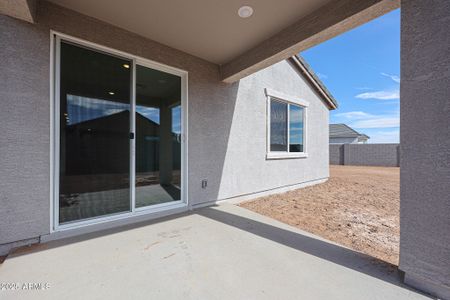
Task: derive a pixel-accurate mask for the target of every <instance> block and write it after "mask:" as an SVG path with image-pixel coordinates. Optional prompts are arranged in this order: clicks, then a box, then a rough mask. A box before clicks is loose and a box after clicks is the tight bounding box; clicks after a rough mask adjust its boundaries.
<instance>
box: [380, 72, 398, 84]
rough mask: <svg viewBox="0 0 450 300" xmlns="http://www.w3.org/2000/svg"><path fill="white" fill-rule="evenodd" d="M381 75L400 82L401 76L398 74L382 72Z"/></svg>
mask: <svg viewBox="0 0 450 300" xmlns="http://www.w3.org/2000/svg"><path fill="white" fill-rule="evenodd" d="M381 75H383V76H386V77H389V78H390V79H392V80H393V81H394V82H397V83H400V77H399V76H397V75H392V74H387V73H381Z"/></svg>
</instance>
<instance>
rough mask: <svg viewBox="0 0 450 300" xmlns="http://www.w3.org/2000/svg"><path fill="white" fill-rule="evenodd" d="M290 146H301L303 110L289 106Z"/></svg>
mask: <svg viewBox="0 0 450 300" xmlns="http://www.w3.org/2000/svg"><path fill="white" fill-rule="evenodd" d="M289 137H290V141H289V143H290V144H303V108H302V107H299V106H296V105H289Z"/></svg>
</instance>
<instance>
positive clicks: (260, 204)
mask: <svg viewBox="0 0 450 300" xmlns="http://www.w3.org/2000/svg"><path fill="white" fill-rule="evenodd" d="M330 173H331V174H330V175H331V176H330V179H329V180H328V181H327V182H326V183H323V184H319V185H315V186H311V187H307V188H304V189H298V190H294V191H290V192H287V193H283V194H278V195H273V196H268V197H262V198H258V199H255V200H252V201H249V202H245V203H241V205H240V206H242V207H245V208H247V209H250V210H253V211H255V212H258V213H260V214H263V215H266V216H269V217H272V218H274V219H277V220H279V221H281V222H284V223H287V224H290V225H293V226H296V227H298V228H300V229H303V230H305V231H308V232H311V233H314V234H316V235H319V236H322V237H324V238H326V239H329V240H331V241H334V242H336V243H339V244H341V245H344V246H347V247H349V248H352V249H354V250H356V251H360V252H363V253H365V254H368V255H370V256H373V257H376V258H378V259H380V260H383V261H386V262H389V263H391V264H394V265H398V253H399V236H400V228H399V204H400V203H399V202H400V196H399V191H400V189H399V187H400V169H399V168H385V167H360V166H330Z"/></svg>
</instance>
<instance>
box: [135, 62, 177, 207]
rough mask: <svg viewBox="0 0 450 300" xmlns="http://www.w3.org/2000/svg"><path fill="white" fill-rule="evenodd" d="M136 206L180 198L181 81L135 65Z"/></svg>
mask: <svg viewBox="0 0 450 300" xmlns="http://www.w3.org/2000/svg"><path fill="white" fill-rule="evenodd" d="M135 119H136V132H135V133H136V144H135V145H136V151H135V153H136V157H135V163H136V166H135V170H136V182H135V188H136V191H135V197H136V199H135V203H136V207H137V208H139V207H145V206H150V205H155V204H161V203H167V202H171V201H177V200H180V199H181V193H180V191H181V180H180V176H181V173H180V171H181V78H180V77H179V76H176V75H172V74H169V73H165V72H162V71H158V70H154V69H151V68H147V67H144V66H140V65H137V66H136V114H135Z"/></svg>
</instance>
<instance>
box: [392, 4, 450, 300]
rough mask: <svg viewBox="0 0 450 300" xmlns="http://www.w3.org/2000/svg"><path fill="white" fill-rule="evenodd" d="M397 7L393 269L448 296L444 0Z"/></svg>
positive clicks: (449, 90)
mask: <svg viewBox="0 0 450 300" xmlns="http://www.w3.org/2000/svg"><path fill="white" fill-rule="evenodd" d="M401 5H402V11H401V17H402V25H401V26H402V29H401V34H402V42H401V51H402V56H401V70H402V82H401V101H400V108H401V113H400V121H401V124H402V126H401V127H400V139H401V161H402V167H401V169H400V185H401V189H400V227H401V231H400V269H401V270H403V271H405V274H406V276H405V281H406V282H407V283H409V284H412V285H414V286H416V287H419V288H421V289H425V290H427V291H429V292H431V293H433V294H435V295H438V296H440V297H441V298H444V299H450V217H449V216H450V100H449V95H450V71H449V66H450V51H449V45H450V34H449V28H450V18H449V12H450V1H447V0H435V1H421V0H403V1H402V3H401Z"/></svg>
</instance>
